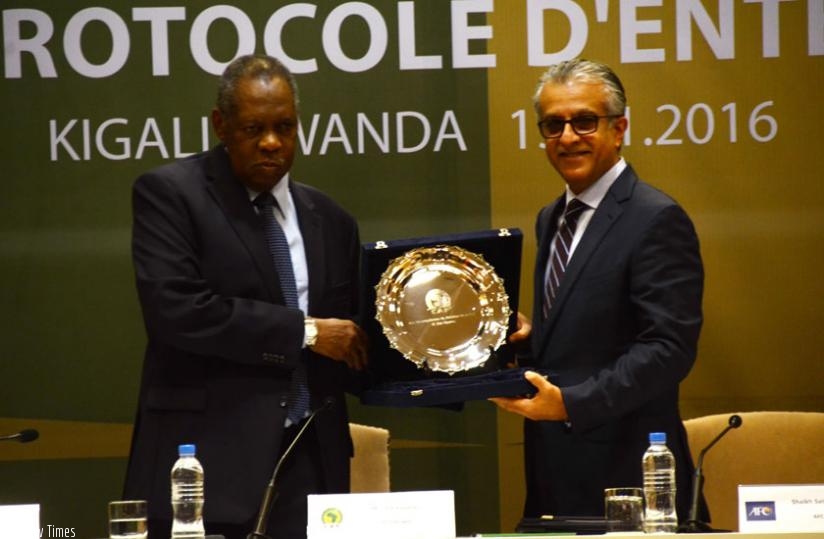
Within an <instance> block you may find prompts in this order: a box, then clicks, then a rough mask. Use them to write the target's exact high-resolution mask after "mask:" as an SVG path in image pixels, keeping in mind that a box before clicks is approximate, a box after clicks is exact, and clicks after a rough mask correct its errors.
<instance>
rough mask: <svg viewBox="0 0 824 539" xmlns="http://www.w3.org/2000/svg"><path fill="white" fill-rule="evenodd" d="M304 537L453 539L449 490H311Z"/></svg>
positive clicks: (452, 497) (314, 538)
mask: <svg viewBox="0 0 824 539" xmlns="http://www.w3.org/2000/svg"><path fill="white" fill-rule="evenodd" d="M306 535H307V539H387V538H391V539H420V538H421V537H426V538H427V539H453V538H454V537H455V493H454V492H453V491H451V490H435V491H415V492H388V493H374V494H372V493H369V494H311V495H309V497H308V519H307V526H306Z"/></svg>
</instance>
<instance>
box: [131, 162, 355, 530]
mask: <svg viewBox="0 0 824 539" xmlns="http://www.w3.org/2000/svg"><path fill="white" fill-rule="evenodd" d="M290 184H291V193H292V197H293V199H294V202H295V206H296V208H297V213H298V219H299V223H300V228H301V232H302V234H303V240H304V245H305V249H306V258H307V265H308V271H309V315H310V316H315V317H320V318H326V317H338V318H352V317H353V316H354V314H355V310H356V305H357V287H356V283H357V271H358V253H359V244H360V242H359V238H358V230H357V226H356V223H355V221H354V220H353V219H352V217H350V216H349V215H348V214H347V213H346V212H345V211H344V210H343V209H341V208H340V207H339V206H338V205H337V204H336V203H334V202H333V201H332V200H331V199H330V198H328V197H327V196H326V195H324V194H322V193H321V192H319V191H317V190H316V189H314V188H312V187H309V186H306V185H301V184H298V183H295V182H290ZM133 210H134V229H133V238H132V241H133V243H132V248H133V259H134V267H135V273H136V280H137V290H138V295H139V299H140V304H141V307H142V309H143V318H144V322H145V325H146V331H147V334H148V346H147V349H146V354H145V360H144V367H143V375H142V381H141V386H140V400H139V409H138V414H137V419H136V422H135V431H134V436H133V440H132V450H131V456H130V459H129V465H128V472H127V478H126V485H125V495H126V496H127V497H129V498H142V499H148V500H149V512H150V518H160V519H170V518H171V505H170V503H171V502H170V494H169V490H170V483H169V472H170V470H171V466H172V464H173V463H174V461H175V460H176V458H177V445H178V444H180V443H194V444H196V445H197V456H198V459H199V460H200V461H201V463H202V464H203V466H204V469H205V472H206V492H205V498H206V506H205V519H206V520H207V521H213V522H247V521H249V520H250V519H251V518H252V517H253V516H254V515H255V513H256V512H257V510H258V508H259V505H260V500H261V496H262V493H263V491H264V488H265V486H266V484H267V483H268V480H269V477H270V476H271V473H272V470H273V468H274V462H275V460H276V459H277V457H278V452H279V448H280V444H281V438H282V434H283V428H284V427H283V425H284V421H285V414H286V410H285V406H286V396H287V393H288V389H289V379H290V375H291V371H292V369H293V368H294V366H295V365H296V364H297V362H298V361H299V360H301V359H302V358H303V359H305V360H307V364H308V377H309V386H310V391H311V395H312V401H313V407H317V406H318V405H319V404H320V403H321V402H322V401H323V400H324V399H326V398H328V397H333V398H334V405H333V406H332V407H331V409H329V410H327V411H324V412H323V413H322V414H319V415H318V416H317V417H316V421H315V426H316V430H317V433H318V437H319V441H320V447H321V455H322V460H323V464H324V469H323V473H324V477H325V481H326V485H327V487H328V489H329V491H330V492H346V491H348V488H349V458H350V457H351V454H352V442H351V438H350V436H349V430H348V417H347V412H346V403H345V400H344V396H343V391H344V390H345V389H351V390H355V389H356V387H355V385H351V386H349V385H348V384H347V382H348V381H350V380H351V381H352V382H353V384H354V383H355V382H356V381H357V380H356V378H355V377H354V375H352V374H351V371H349V370H348V369H347V368H346V366H345V364H344V363H341V362H335V361H332V360H330V359H327V358H324V357H321V356H318V355H315V354H312V353H311V352H308V351H304V350H302V345H303V314H302V313H301V312H300V311H298V310H293V309H288V308H286V307H284V306H283V297H282V294H281V291H280V285H279V280H278V277H277V274H276V272H275V268H274V263H273V262H272V259H271V257H270V255H269V251H268V250H267V247H266V243H265V239H264V235H263V228H262V222H261V220H260V219H259V217H258V215H257V214H256V213H255V211H254V209H253V206H252V204H251V203H250V201H249V197H248V195H247V191H246V189H245V187H244V186H243V185H242V184H241V183H240V182H239V181H238V180H236V179H235V178H234V176H233V174H232V172H231V169H230V165H229V160H228V156H227V154H226V152H225V151H224V150H223V148H222V147H217V148H215V149H213V150H211V151H209V152H205V153H202V154H198V155H195V156H192V157H189V158H187V159H183V160H180V161H177V162H174V163H171V164H168V165H165V166H162V167H160V168H158V169H155V170H153V171H150V172H148V173H146V174H144V175H143V176H141V177H140V178H138V179H137V181H136V182H135V185H134V192H133ZM281 495H288V493H283V492H282V493H281Z"/></svg>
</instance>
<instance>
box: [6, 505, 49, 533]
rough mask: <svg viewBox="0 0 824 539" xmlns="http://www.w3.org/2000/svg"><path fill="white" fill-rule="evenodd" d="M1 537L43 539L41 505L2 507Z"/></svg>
mask: <svg viewBox="0 0 824 539" xmlns="http://www.w3.org/2000/svg"><path fill="white" fill-rule="evenodd" d="M0 537H14V538H15V539H36V538H38V537H41V532H40V505H38V504H27V505H0Z"/></svg>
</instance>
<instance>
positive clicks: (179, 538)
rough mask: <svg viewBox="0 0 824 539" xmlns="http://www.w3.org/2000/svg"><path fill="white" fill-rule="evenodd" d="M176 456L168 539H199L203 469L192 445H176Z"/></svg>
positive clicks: (201, 520) (203, 535) (201, 533)
mask: <svg viewBox="0 0 824 539" xmlns="http://www.w3.org/2000/svg"><path fill="white" fill-rule="evenodd" d="M178 455H179V456H180V458H178V459H177V462H175V465H174V466H172V512H173V514H174V520H172V539H183V538H200V539H203V537H205V535H206V532H205V530H204V528H203V466H201V465H200V462H199V461H198V460H197V458H196V457H195V446H194V445H192V444H183V445H180V446H178Z"/></svg>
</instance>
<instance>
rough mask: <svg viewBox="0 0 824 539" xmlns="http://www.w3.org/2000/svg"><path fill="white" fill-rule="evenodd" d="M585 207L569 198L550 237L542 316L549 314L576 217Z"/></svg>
mask: <svg viewBox="0 0 824 539" xmlns="http://www.w3.org/2000/svg"><path fill="white" fill-rule="evenodd" d="M587 208H589V206H587V205H586V204H584V203H583V202H581V201H580V200H578V199H577V198H573V199H572V200H570V201H569V203H568V204H567V206H566V209H565V210H564V217H563V219H562V220H561V225H560V226H559V227H558V231H557V232H556V233H555V237H554V238H553V239H552V248H551V250H550V255H549V256H550V258H549V264H548V268H547V272H546V279H545V281H544V305H543V314H544V318H547V317H548V316H549V309H550V308H551V307H552V302H553V301H555V296H556V295H557V293H558V288H559V287H560V286H561V278H563V276H564V272H565V271H566V267H567V264H568V263H569V253H570V249H571V248H572V238H573V237H574V236H575V227H576V226H577V224H578V218H579V217H581V214H582V213H583V211H584V210H585V209H587Z"/></svg>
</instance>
